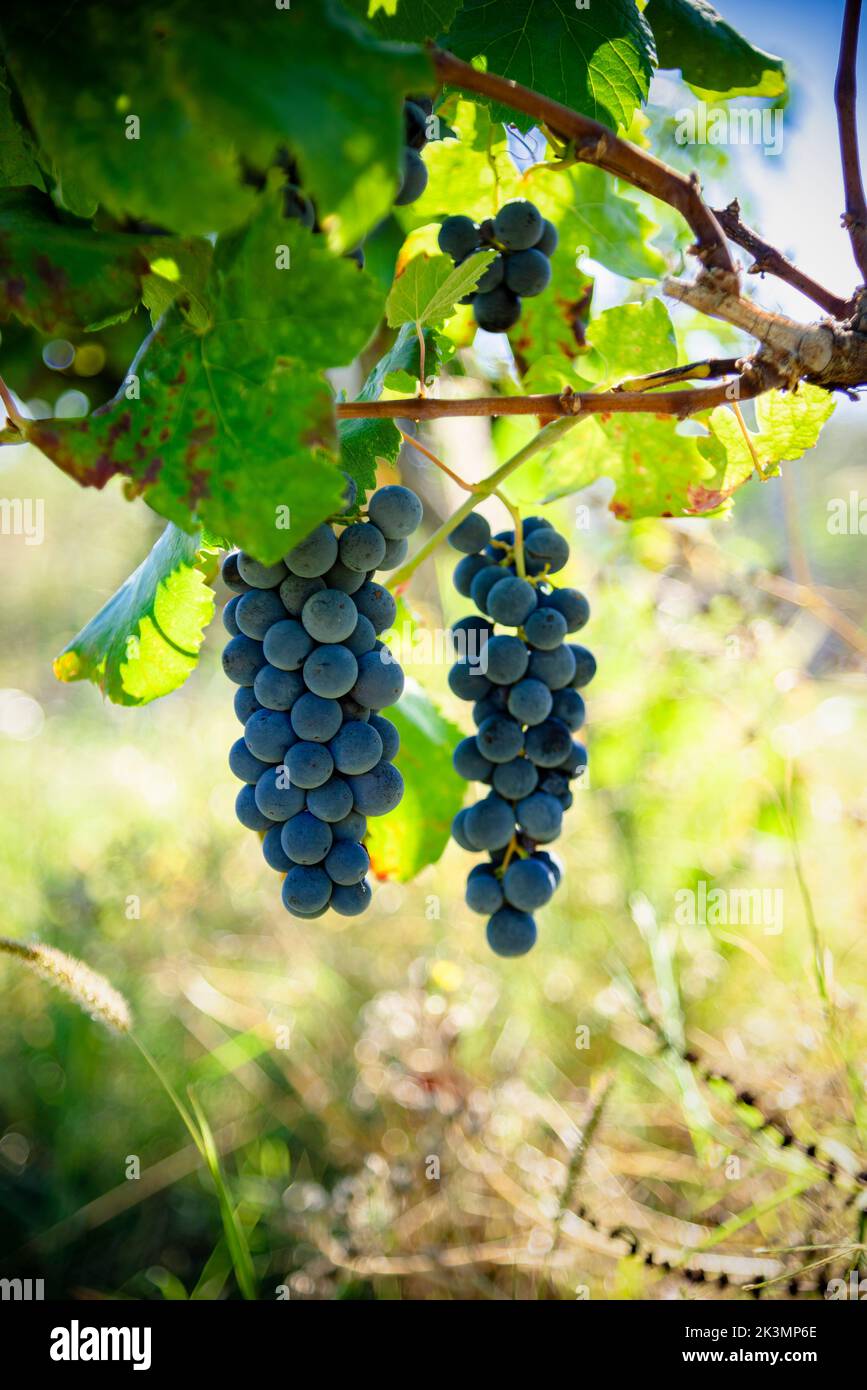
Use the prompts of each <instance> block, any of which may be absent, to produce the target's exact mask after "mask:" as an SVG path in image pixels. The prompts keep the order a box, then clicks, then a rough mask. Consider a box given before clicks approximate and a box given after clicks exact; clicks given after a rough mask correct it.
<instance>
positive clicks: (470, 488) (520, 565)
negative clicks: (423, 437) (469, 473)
mask: <svg viewBox="0 0 867 1390" xmlns="http://www.w3.org/2000/svg"><path fill="white" fill-rule="evenodd" d="M398 434H399V435H400V437H401V439H402V440H403V442H404V443H405V444H411V445H412V446H413V448H414V449H418V451H419V453H420V454H424V456H425V458H427V459H430V461H431V463H435V464H436V466H437V468H440V469H442V471H443V473H445V474H446V476H447V477H449V478H451V480H452V482H453V483H457V485H458V487H462V488H463V489H464V491H465V492H472V493H475V494H477V495H478V494H479V493H480V492H481V489H482V488H483V486H484V484H481V483H468V482H466V481H465V479H463V478H462V477H461V476H460V475H459V474H458V473H455V472H454V470H453V469H451V468H449V466H448V464H447V463H443V461H442V459H441V458H437V456H436V454H435V453H434V452H433V450H432V449H428V448H427V447H426V446H425V445H424V444H422V443H421V442H420V441H419V440H418V439H414V438H413V436H412V435H411V434H404V432H403V430H401V429H399V430H398ZM482 495H483V496H487V495H488V494H487V493H483V494H482ZM490 496H491V497H497V498H499V500H500V501H501V502H502V504H503V506H504V507H505V508H506V511H507V512H508V513H509V515H510V517H511V518H512V521H513V523H514V526H515V544H514V546H508V547H506V546H505V545H504V546H503V548H504V550H505V549H508V550H514V555H515V564H516V566H517V570H518V574H519V575H520V577H521V578H522V579H526V577H527V570H526V566H525V564H524V528H523V522H522V521H521V513H520V512H519V511H518V508H517V507H515V506H513V505H512V503H511V502H510V501H509V499H508V497H506V496H505V495H504V494H503V493H502V492H500V490H499V488H494V489H493V491H492V492H491V493H490Z"/></svg>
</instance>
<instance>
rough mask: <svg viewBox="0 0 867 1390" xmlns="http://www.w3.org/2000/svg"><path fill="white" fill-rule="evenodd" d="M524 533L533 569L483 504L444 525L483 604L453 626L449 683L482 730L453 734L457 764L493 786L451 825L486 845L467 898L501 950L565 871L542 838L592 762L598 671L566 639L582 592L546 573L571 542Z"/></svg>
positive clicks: (472, 778)
mask: <svg viewBox="0 0 867 1390" xmlns="http://www.w3.org/2000/svg"><path fill="white" fill-rule="evenodd" d="M522 533H523V555H524V567H525V573H526V577H521V575H519V573H518V565H517V549H516V541H515V532H514V531H501V532H500V533H499V534H498V535H496V536H493V537H492V536H491V528H490V526H489V525H488V523H487V521H486V520H485V518H484V517H483V516H481V515H480V514H479V513H478V512H471V513H470V515H469V516H467V517H466V518H465V519H464V520H463V521H462V522H461V523H460V524H459V525H458V526H457V527H456V528H455V529H454V530H453V531H452V533H451V535H450V537H449V540H450V542H451V544H452V546H453V547H454V548H455V549H456V550H459V551H461V552H463V558H462V559H461V560H459V561H458V564H457V565H456V567H455V572H454V584H455V588H456V589H457V590H458V593H460V594H463V595H464V596H465V597H467V598H471V599H472V600H473V603H474V604H475V606H476V608H477V609H478V610H479V612H477V613H473V614H470V615H469V616H468V617H466V618H461V619H459V621H458V622H457V623H455V624H454V625H453V627H452V634H453V638H454V641H455V645H456V648H457V651H458V659H457V660H456V661H455V663H454V665H453V666H452V668H451V671H450V672H449V685H450V687H451V689H452V691H453V693H454V694H455V695H457V696H458V697H459V699H462V700H472V701H473V721H474V723H475V725H476V730H477V732H476V734H475V735H474V736H470V737H468V738H465V739H462V740H461V742H460V743H459V744H458V746H457V748H456V749H455V752H454V765H455V770H456V771H457V772H458V774H459V775H460V776H461V777H464V778H465V779H466V780H467V781H468V782H483V783H485V784H486V785H487V786H488V787H490V791H489V792H488V795H487V796H485V797H483V798H482V800H481V801H477V802H476V803H475V805H473V806H469V807H466V808H464V809H463V810H461V811H459V812H458V814H457V816H456V817H455V819H454V821H453V823H452V836H453V838H454V839H455V840H456V841H457V842H458V844H459V845H460V846H461V848H462V849H465V850H469V851H470V852H471V853H473V852H479V851H482V850H484V851H487V853H488V862H487V863H484V864H478V865H476V867H475V868H474V869H472V870H471V871H470V875H469V878H468V880H467V893H466V900H467V904H468V905H469V907H470V908H472V910H473V911H474V912H480V913H483V914H484V915H485V916H486V917H487V918H488V926H487V937H488V943H489V945H490V946H491V948H492V949H493V950H494V951H496V952H497V954H498V955H502V956H520V955H523V954H524V952H525V951H529V949H530V947H531V946H532V945H533V943H534V942H535V940H536V923H535V920H534V918H533V913H534V912H535V911H536V909H537V908H540V907H543V906H544V905H545V903H547V902H548V900H549V899H550V898H551V896H552V894H553V893H554V890H555V889H556V888H557V886H558V885H559V882H560V874H561V869H560V865H559V863H558V861H557V860H556V859H555V858H554V856H553V855H552V854H551V853H550V852H549V850H548V849H546V848H542V846H547V845H549V844H551V842H552V841H553V840H555V839H556V838H557V836H558V835H559V834H560V829H561V825H562V821H563V812H564V811H566V810H568V809H569V807H570V806H571V805H572V792H571V791H570V788H569V784H570V782H571V781H572V780H573V779H575V778H578V777H580V776H581V775H582V773H583V772H584V770H585V768H586V766H587V750H586V748H585V747H584V745H583V744H582V743H579V742H577V741H576V740H574V739H573V737H572V735H573V734H574V733H577V731H578V730H579V729H580V728H581V726H582V724H583V723H584V713H585V711H584V700H583V698H582V696H581V694H580V690H581V689H582V688H583V687H584V686H585V685H587V683H588V681H590V680H592V678H593V675H594V674H595V671H596V662H595V660H594V658H593V655H592V653H591V652H589V651H588V650H587V648H586V647H582V646H579V645H578V644H577V643H571V642H567V641H566V640H565V639H566V636H567V634H568V633H571V632H577V631H578V630H579V629H580V628H582V627H583V626H584V624H585V623H586V622H587V619H588V618H589V616H590V609H589V606H588V603H587V600H586V598H585V597H584V595H583V594H581V593H579V592H578V590H577V589H568V588H556V587H554V585H553V584H552V583H551V580H550V576H551V575H553V574H556V573H557V572H558V571H559V570H561V569H562V568H563V566H564V565H565V564H566V562H567V560H568V559H569V545H568V542H567V541H566V540H565V539H564V537H563V536H561V535H560V534H559V532H557V531H556V530H554V528H553V527H552V526H551V525H550V524H549V523H548V522H547V521H545V520H543V519H542V518H541V517H528V518H527V519H526V520H525V521H524V522H523V525H522ZM497 626H499V627H504V628H511V629H513V630H512V631H511V632H496V631H495V627H497Z"/></svg>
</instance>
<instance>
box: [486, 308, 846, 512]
mask: <svg viewBox="0 0 867 1390" xmlns="http://www.w3.org/2000/svg"><path fill="white" fill-rule="evenodd" d="M588 339H589V342H590V346H591V351H590V352H589V353H588V354H587V355H586V356H585V357H583V358H582V362H581V367H582V373H583V379H581V380H578V379H577V378H576V379H574V380H573V381H572V382H571V383H568V384H571V385H573V386H575V387H576V388H577V389H579V390H587V389H588V388H589V389H593V390H594V391H596V390H604V389H606V388H607V387H610V386H612V385H615V384H617V383H618V382H621V381H624V380H627V379H628V378H630V377H633V376H638V375H641V374H642V373H645V372H651V371H658V370H663V369H664V368H666V367H672V366H674V365H675V364H676V361H677V349H676V343H675V336H674V329H673V326H672V323H671V319H670V317H669V314H668V311H667V309H666V308H665V306H664V304H663V303H662V301H661V300H658V299H653V300H650V301H648V302H647V303H646V304H626V305H620V306H618V307H617V308H614V309H607V310H606V311H605V313H603V314H600V315H599V317H598V318H597V319H594V320H593V321H592V322H591V324H590V326H589V328H588ZM553 389H558V388H557V387H554V388H553ZM833 409H834V399H833V396H831V395H830V394H829V393H828V392H827V391H823V390H822V389H821V388H820V387H818V386H810V385H807V384H806V383H801V385H800V386H799V387H798V390H797V391H795V392H783V391H770V392H768V393H767V394H766V395H764V396H759V397H758V399H757V400H756V402H755V411H756V422H757V429H756V430H754V431H749V435H750V443H751V445H752V449H751V448H750V445H749V444H748V443H747V441H746V439H745V438H744V434H743V431H742V429H741V427H740V424H739V422H738V420H737V417H736V416H735V414H734V412H733V411H732V410H731V409H730V408H729V407H728V406H717V408H716V409H715V410H713V411H709V412H705V413H704V414H703V415H700V416H696V417H695V422H696V423H698V424H699V425H701V426H704V429H705V432H704V433H695V432H686V431H685V430H683V429H681V428H679V427H678V423H677V421H676V420H675V419H674V418H673V417H671V416H665V415H653V414H650V413H648V414H643V413H642V414H636V415H631V414H622V415H621V414H617V413H616V412H615V413H611V414H610V415H607V416H601V415H594V416H592V417H591V418H590V419H588V420H585V421H583V422H581V423H579V424H578V425H576V427H575V429H574V430H570V431H569V432H568V433H567V434H566V435H564V436H563V438H562V439H560V440H559V441H558V442H557V443H556V444H555V445H554V446H553V448H552V449H551V450H550V451H548V452H546V453H545V454H542V455H540V456H539V459H538V460H536V461H534V468H533V471H532V473H530V472H528V473H527V476H526V477H525V478H524V479H522V480H520V481H519V480H518V478H517V477H516V479H515V480H512V481H511V482H510V483H508V484H507V485H506V490H507V491H508V492H509V496H510V497H511V498H512V500H513V501H515V502H519V503H525V502H529V501H531V500H540V493H541V494H543V496H542V498H541V500H544V501H553V500H554V499H555V498H558V497H565V496H567V495H568V494H569V493H571V492H575V491H577V490H578V489H579V488H582V487H586V486H587V485H588V484H589V483H592V482H594V481H595V480H596V479H597V478H600V477H609V478H612V479H613V480H614V482H615V485H616V486H615V493H614V497H613V498H612V500H611V502H610V503H609V506H610V508H611V510H612V511H613V512H614V514H615V515H616V516H618V517H619V518H620V519H621V520H624V521H631V520H635V519H636V518H638V517H644V516H708V515H714V514H716V513H718V512H720V511H724V510H727V509H728V507H730V505H731V498H732V495H733V493H734V492H735V491H736V490H737V488H739V487H741V486H742V485H743V484H744V483H745V482H746V481H747V480H748V479H749V478H750V477H751V476H752V474H753V473H754V472H755V468H756V464H755V459H754V457H753V451H754V452H755V456H756V458H757V459H758V462H759V470H760V472H761V474H762V476H764V477H769V476H771V475H772V473H773V472H774V471H777V465H778V464H779V463H780V462H782V461H783V460H784V459H796V458H800V457H801V455H802V454H803V453H804V452H805V450H807V449H810V448H812V447H813V445H814V444H815V443H816V441H817V439H818V437H819V434H820V432H821V429H822V426H823V425H824V423H825V421H826V420H827V419H828V418H829V416H830V415H831V413H832V411H833ZM552 477H554V478H555V480H556V481H555V484H554V486H553V488H552V487H551V478H552ZM532 484H535V489H536V491H535V494H533V493H531V492H530V491H529V489H530V487H531V485H532Z"/></svg>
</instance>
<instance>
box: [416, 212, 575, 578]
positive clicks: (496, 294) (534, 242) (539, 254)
mask: <svg viewBox="0 0 867 1390" xmlns="http://www.w3.org/2000/svg"><path fill="white" fill-rule="evenodd" d="M487 247H493V248H494V249H495V250H496V251H498V252H499V254H498V255H497V257H496V259H495V260H493V261H491V263H490V265H489V266H488V268H487V270H486V271H485V273H484V275H482V277H481V279H480V280H479V283H478V285H477V286H476V288H475V290H474V291H473V292H472V293H471V294H469V295H468V296H467V298H466V300H465V301H464V303H467V304H472V306H473V314H474V315H475V320H476V323H477V324H478V325H479V327H480V328H484V329H486V330H487V331H488V332H489V333H505V332H506V330H507V329H509V328H512V327H514V325H515V324H516V323H517V322H518V319H519V318H520V317H521V300H522V298H523V299H528V298H530V296H532V295H537V294H541V293H542V291H543V290H544V289H545V288H546V287H547V285H548V283H549V281H550V279H551V263H550V257H551V256H552V255H553V253H554V251H555V250H556V249H557V228H556V227H555V226H554V224H553V222H549V221H547V219H546V218H544V217H543V216H542V214H541V213H540V211H539V209H538V208H537V207H536V205H535V203H530V202H528V201H527V199H526V198H518V199H516V200H515V201H514V202H512V203H506V205H505V206H504V207H502V208H500V211H499V212H498V213H497V215H496V217H495V218H493V219H489V220H488V221H487V222H483V223H482V224H481V226H479V225H478V224H477V223H475V222H473V220H472V219H471V218H469V217H464V216H463V215H458V216H456V217H447V218H446V219H445V221H444V222H443V224H442V226H441V227H440V231H439V248H440V250H441V251H444V252H445V254H446V255H448V256H451V257H452V260H453V261H454V262H455V265H460V264H461V262H462V261H465V260H466V259H467V257H468V256H472V255H473V253H474V252H475V251H481V250H484V249H485V248H487ZM477 519H478V520H481V518H477ZM461 592H463V590H461Z"/></svg>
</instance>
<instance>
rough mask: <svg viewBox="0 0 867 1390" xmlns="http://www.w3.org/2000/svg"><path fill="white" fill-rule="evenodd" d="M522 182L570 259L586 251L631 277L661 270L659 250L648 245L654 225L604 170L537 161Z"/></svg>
mask: <svg viewBox="0 0 867 1390" xmlns="http://www.w3.org/2000/svg"><path fill="white" fill-rule="evenodd" d="M524 186H525V188H526V193H525V196H526V197H528V198H531V199H532V200H533V202H534V203H536V204H537V206H538V207H539V210H540V211H541V212H543V213H544V215H545V216H546V217H549V218H550V219H551V221H552V222H553V223H554V224H555V225H556V227H557V230H558V232H559V234H560V241H561V244H562V245H563V247H564V248H565V249H568V250H571V252H572V253H573V255H574V258H575V260H576V262H577V261H578V260H579V259H580V258H581V257H586V256H589V257H591V258H592V259H593V260H594V261H599V263H600V265H604V266H605V267H606V269H607V270H613V271H614V273H615V275H622V276H624V277H625V278H627V279H631V280H642V279H644V280H651V279H653V280H655V279H657V278H658V277H659V276H660V274H662V272H663V271H664V270H665V258H664V256H663V255H662V253H661V252H660V251H659V250H657V248H656V247H655V246H652V245H650V241H651V239H652V238H653V237H654V236H655V234H656V232H657V231H658V227H657V226H656V224H655V223H653V222H651V220H650V218H649V217H646V216H645V214H644V213H643V212H642V210H641V208H640V207H638V205H637V203H636V202H635V201H634V200H633V198H632V197H631V196H630V195H629V194H628V192H627V191H626V190H621V189H620V187H619V185H618V184H617V182H616V181H615V180H614V179H612V178H610V177H609V175H608V174H606V173H605V172H604V170H602V169H596V168H594V167H593V165H590V164H578V165H574V166H573V167H572V168H571V169H567V170H565V171H563V170H558V169H557V168H556V167H551V168H546V167H544V166H537V167H536V169H534V171H533V173H532V174H531V175H530V176H529V177H528V178H527V179H526V180H525V185H524Z"/></svg>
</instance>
